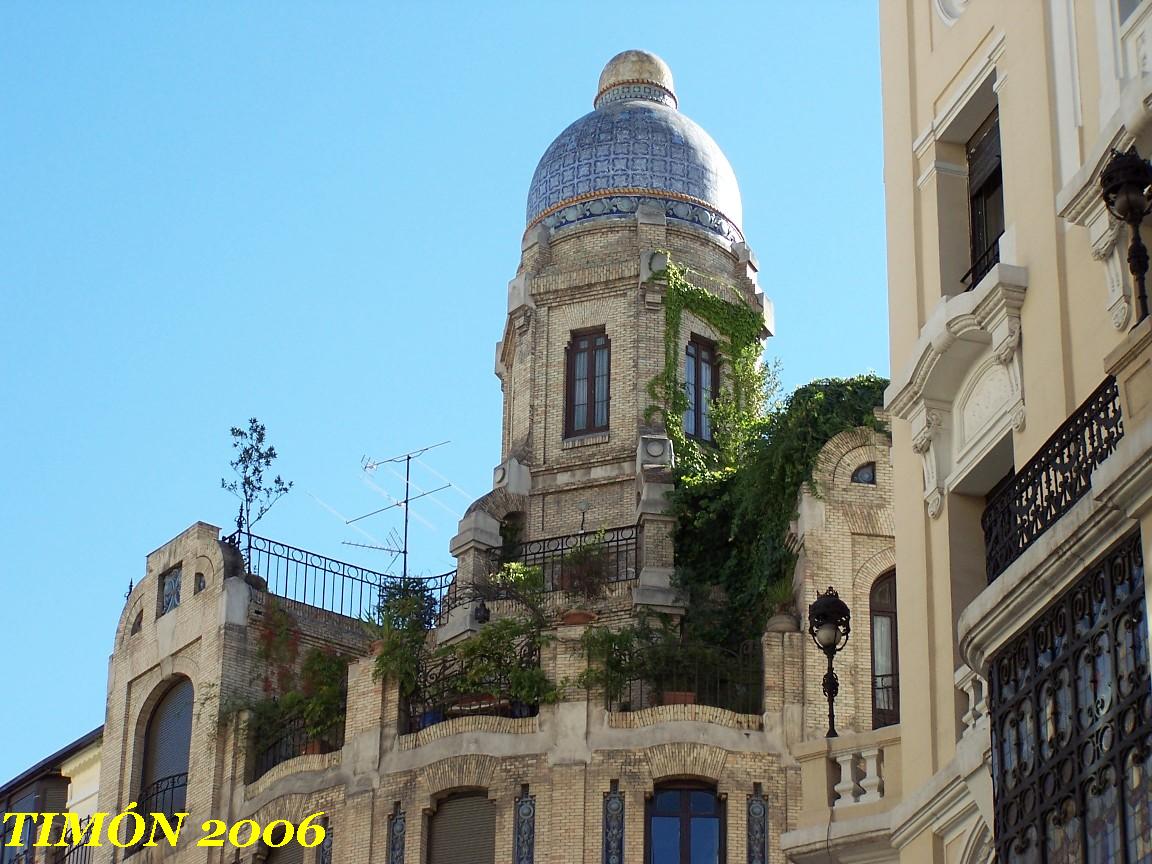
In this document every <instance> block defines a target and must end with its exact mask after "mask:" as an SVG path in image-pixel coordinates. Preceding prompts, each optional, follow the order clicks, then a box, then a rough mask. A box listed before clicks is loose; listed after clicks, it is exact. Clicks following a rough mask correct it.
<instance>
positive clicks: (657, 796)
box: [644, 783, 725, 864]
mask: <svg viewBox="0 0 1152 864" xmlns="http://www.w3.org/2000/svg"><path fill="white" fill-rule="evenodd" d="M645 827H646V835H647V836H646V842H645V846H646V849H645V856H644V864H719V862H721V861H723V860H725V853H724V802H723V801H721V800H720V798H719V797H718V796H717V795H716V790H715V789H713V788H711V787H708V786H704V785H702V784H695V783H670V784H662V785H660V786H657V787H656V790H655V791H654V792H653V794H652V798H651V800H650V801H649V802H648V818H647V820H646V826H645Z"/></svg>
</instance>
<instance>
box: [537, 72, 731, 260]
mask: <svg viewBox="0 0 1152 864" xmlns="http://www.w3.org/2000/svg"><path fill="white" fill-rule="evenodd" d="M595 108H596V110H594V111H592V112H591V113H590V114H585V115H584V116H583V117H581V118H580V119H579V120H577V121H576V122H575V123H573V124H572V125H571V126H569V127H568V128H567V129H565V130H564V131H563V132H561V133H560V136H559V137H558V138H557V139H556V140H555V141H553V142H552V145H551V146H550V147H549V148H548V149H547V151H545V153H544V156H543V158H542V159H541V160H540V164H539V165H537V166H536V173H535V174H533V176H532V186H531V188H530V189H529V191H528V213H527V217H528V218H527V221H528V225H529V227H531V226H532V225H534V224H536V223H537V222H543V223H544V224H545V225H548V226H549V227H559V226H562V225H568V224H571V223H574V222H580V221H583V220H585V219H610V218H619V217H626V216H631V215H633V214H635V212H636V210H637V208H638V207H639V206H640V204H641V203H642V202H643V201H654V202H657V203H659V204H660V205H662V206H663V207H664V210H665V213H666V214H667V216H668V218H670V219H679V220H682V221H687V222H691V223H695V224H697V225H700V226H703V227H705V228H707V229H709V230H711V231H714V232H716V233H717V234H720V235H722V236H724V237H728V238H731V239H735V240H740V239H743V238H742V235H741V233H740V220H741V216H742V213H741V206H740V189H739V187H738V186H737V185H736V175H735V174H734V173H733V172H732V166H731V165H729V164H728V160H727V158H725V156H724V153H723V152H722V151H721V150H720V148H719V147H718V146H717V145H716V142H715V141H713V140H712V138H711V136H709V135H708V133H707V132H705V131H704V130H703V129H701V128H700V127H699V126H697V125H696V124H695V123H693V122H692V121H691V120H689V119H688V118H687V117H686V116H684V115H683V114H681V113H680V112H679V110H677V101H676V93H675V90H674V89H673V86H672V73H671V71H669V69H668V66H667V64H665V63H664V61H663V60H661V59H660V58H659V57H657V56H656V55H654V54H649V53H647V52H645V51H625V52H624V53H622V54H618V55H616V56H615V57H613V58H612V59H611V60H610V61H609V62H608V65H607V66H606V67H604V72H603V73H602V74H601V76H600V89H599V93H598V94H597V96H596V101H595Z"/></svg>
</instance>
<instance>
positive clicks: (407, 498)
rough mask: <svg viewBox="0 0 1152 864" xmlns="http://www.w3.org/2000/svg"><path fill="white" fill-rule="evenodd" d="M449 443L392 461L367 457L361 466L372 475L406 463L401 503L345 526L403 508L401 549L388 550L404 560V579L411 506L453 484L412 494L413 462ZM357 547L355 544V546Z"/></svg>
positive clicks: (406, 574) (413, 451)
mask: <svg viewBox="0 0 1152 864" xmlns="http://www.w3.org/2000/svg"><path fill="white" fill-rule="evenodd" d="M448 443H450V442H448V441H441V442H440V443H439V444H430V445H429V446H427V447H421V448H419V449H417V450H409V451H408V452H407V453H401V454H400V455H399V456H393V457H392V458H390V459H369V458H368V457H367V456H365V457H364V458H363V459H362V460H361V462H360V464H361V467H362V468H363V469H364V471H365V472H367V473H369V474H371V473H372V472H373V471H375V470H376V469H377V468H378V467H380V466H381V465H387V464H397V463H400V462H403V463H404V497H403V499H401V500H400V501H396V502H395V503H393V504H389V505H388V506H387V507H381V508H380V509H379V510H373V511H372V512H371V513H365V514H364V515H363V516H357V517H356V518H355V519H349V520H348V521H347V522H345V523H344V524H345V525H351V524H352V523H353V522H359V521H360V520H361V519H367V518H368V517H369V516H375V515H376V514H377V513H383V512H384V511H385V510H391V509H392V508H393V507H401V508H403V510H404V538H403V543H402V544H401V546H400V548H399V549H398V550H397V549H387V550H385V551H389V552H399V553H400V557H401V560H402V562H403V563H402V564H401V575H402V578H403V579H405V580H406V579H407V578H408V512H409V510H410V509H411V508H410V506H409V505H410V504H411V503H412V502H413V501H416V500H418V499H420V498H424V497H425V496H427V495H432V494H433V493H436V492H441V491H443V490H445V489H447V488H448V487H449V486H451V485H452V484H451V483H445V484H444V485H443V486H438V487H436V488H435V489H429V490H428V491H427V492H421V493H420V494H419V495H413V494H412V460H413V459H417V458H419V457H421V456H423V455H424V454H425V453H427V452H428V451H429V450H434V449H436V448H437V447H443V446H444V445H445V444H448ZM353 545H355V544H353Z"/></svg>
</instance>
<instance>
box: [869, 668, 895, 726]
mask: <svg viewBox="0 0 1152 864" xmlns="http://www.w3.org/2000/svg"><path fill="white" fill-rule="evenodd" d="M899 722H900V676H899V675H896V674H891V675H873V676H872V728H873V729H879V728H881V727H882V726H892V725H895V724H896V723H899Z"/></svg>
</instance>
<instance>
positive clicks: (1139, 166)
mask: <svg viewBox="0 0 1152 864" xmlns="http://www.w3.org/2000/svg"><path fill="white" fill-rule="evenodd" d="M1149 186H1152V165H1149V164H1148V161H1147V160H1146V159H1142V158H1140V154H1139V153H1137V152H1136V148H1135V147H1129V148H1128V150H1127V152H1125V153H1121V152H1120V151H1119V150H1113V151H1112V158H1111V159H1109V160H1108V164H1107V165H1105V166H1104V170H1103V171H1101V172H1100V189H1101V194H1102V195H1103V198H1104V206H1105V207H1107V208H1108V212H1109V213H1111V214H1112V215H1113V216H1114V217H1116V218H1117V219H1118V220H1119V221H1121V222H1123V223H1125V224H1126V225H1127V226H1128V228H1129V231H1130V233H1131V235H1132V237H1131V240H1130V242H1129V243H1128V269H1129V270H1130V271H1131V273H1132V280H1133V282H1134V283H1135V284H1136V321H1137V322H1140V321H1143V320H1144V319H1145V318H1147V317H1148V293H1147V291H1146V290H1145V287H1144V277H1145V276H1146V275H1147V273H1148V250H1147V248H1145V246H1144V243H1143V242H1142V241H1141V240H1140V223H1141V222H1143V221H1144V217H1145V216H1147V215H1148V212H1149V210H1152V201H1150V200H1149V197H1148V187H1149Z"/></svg>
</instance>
